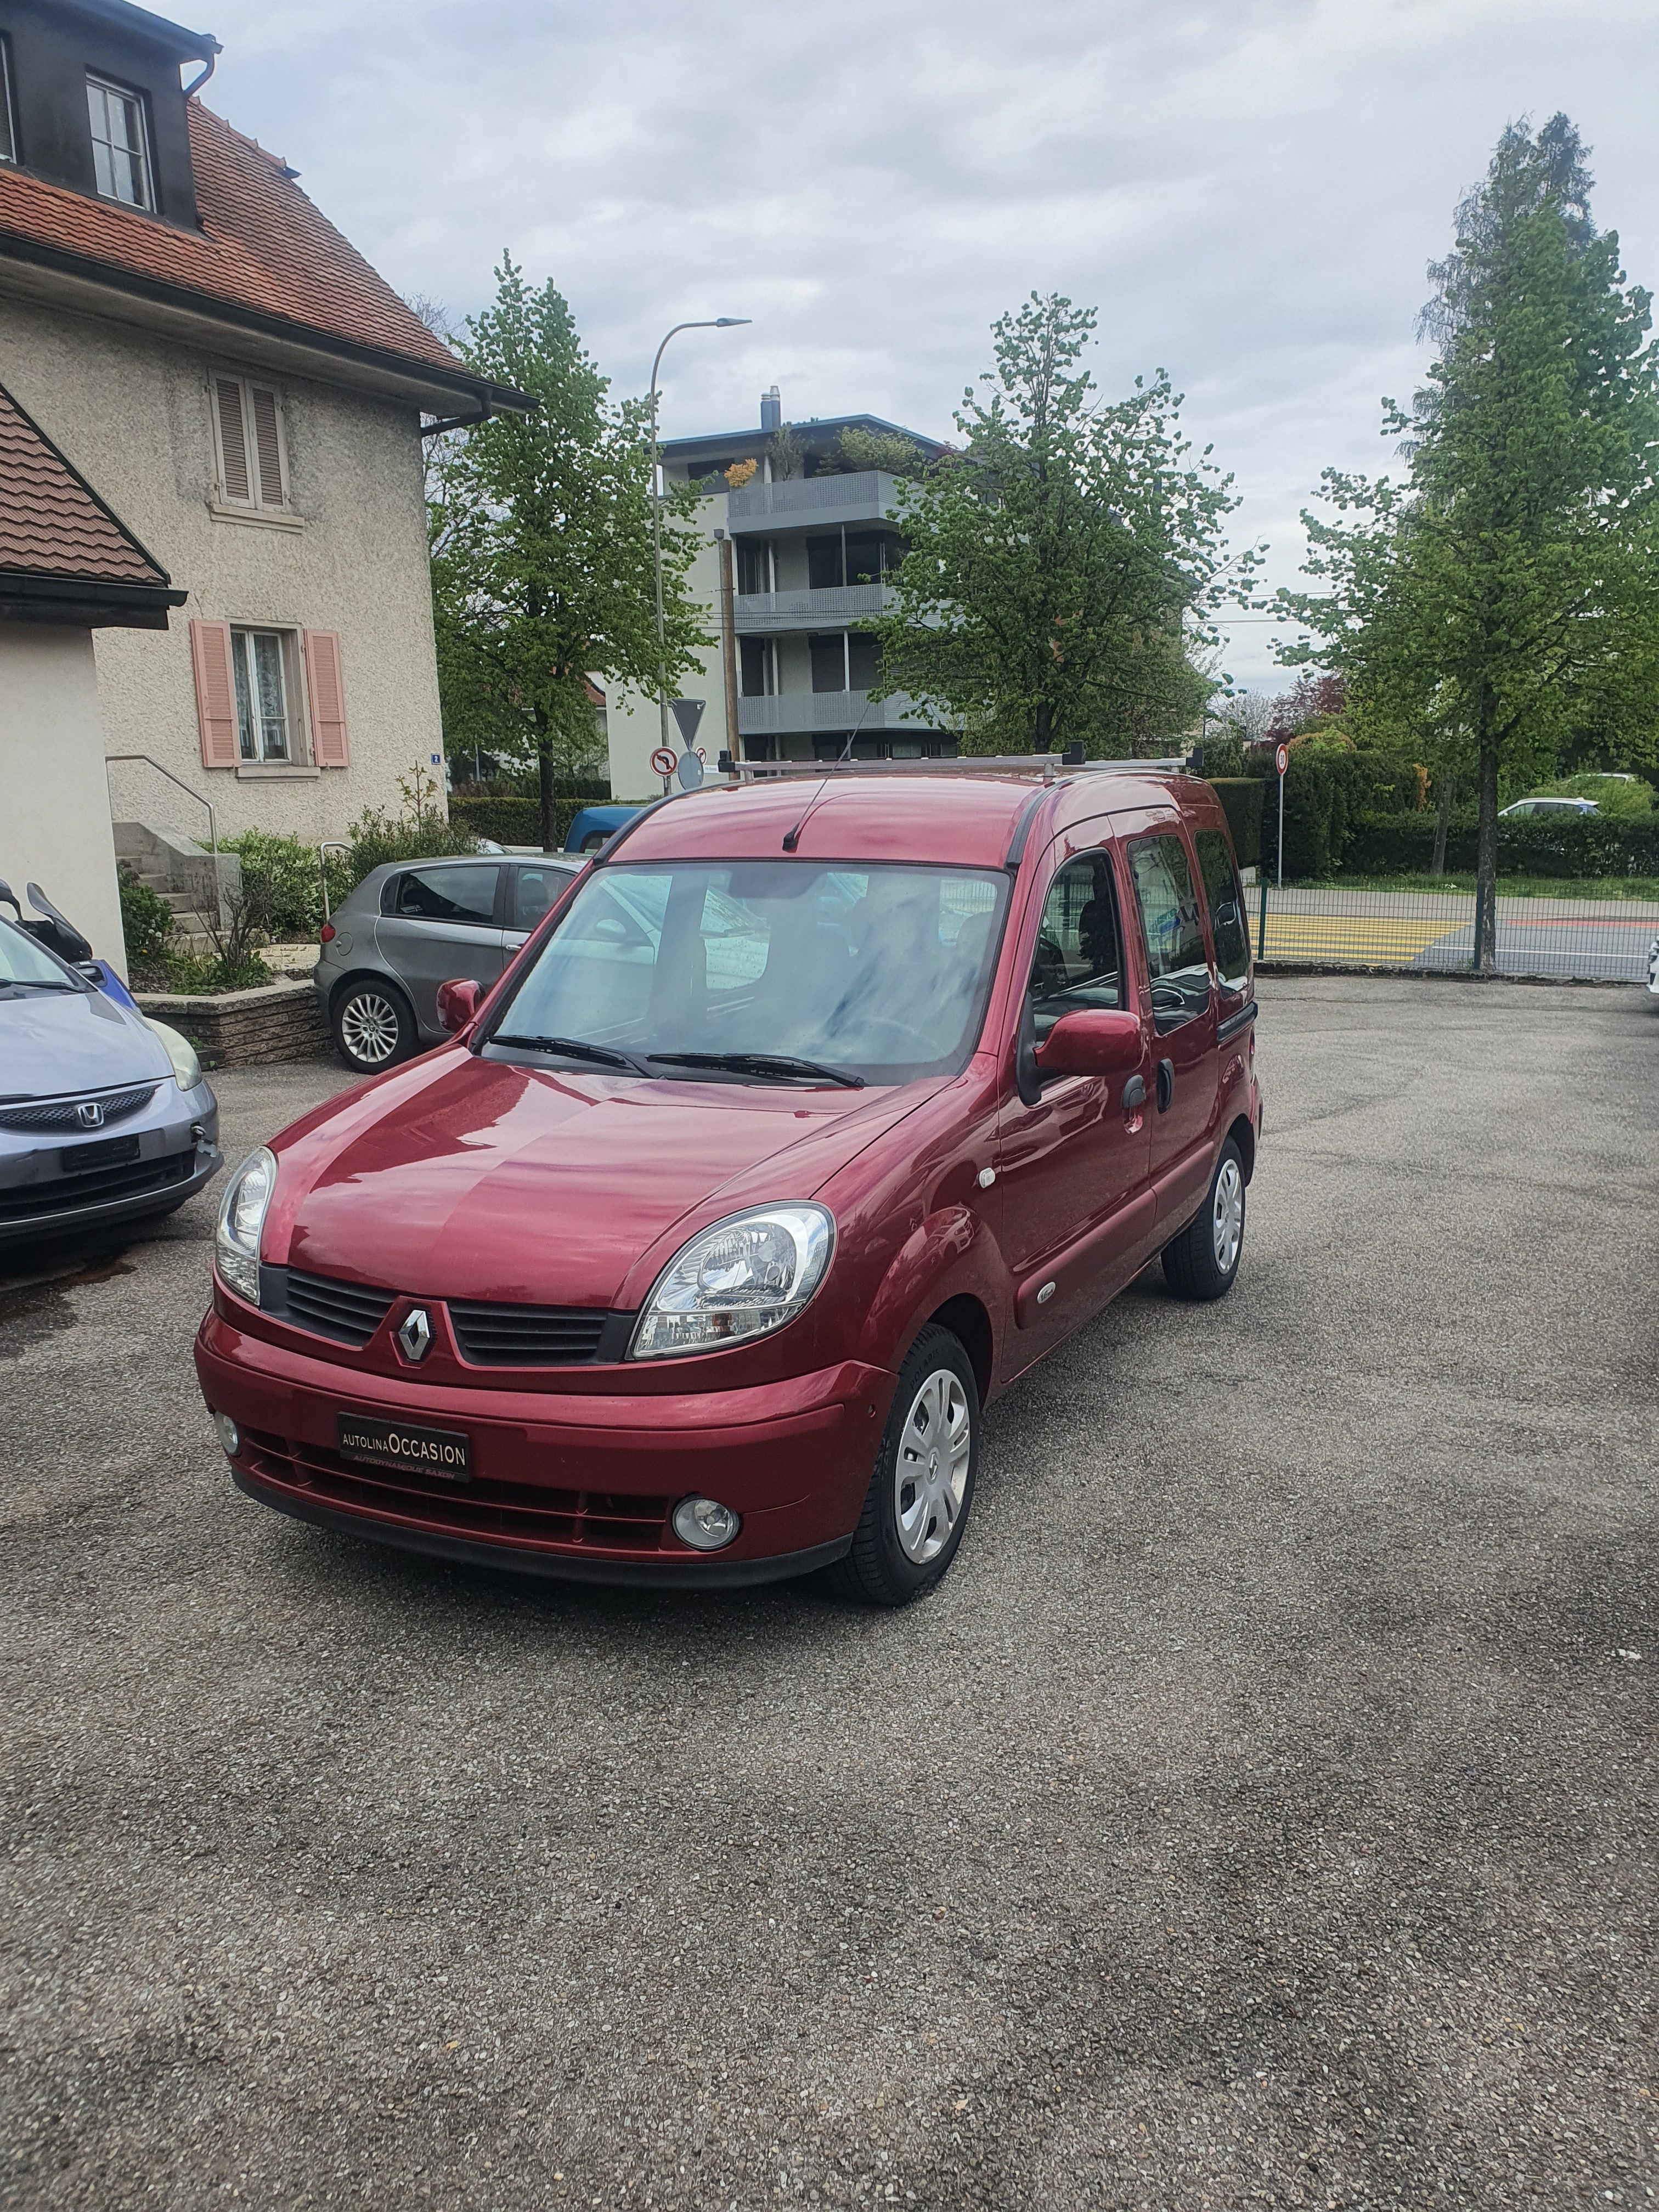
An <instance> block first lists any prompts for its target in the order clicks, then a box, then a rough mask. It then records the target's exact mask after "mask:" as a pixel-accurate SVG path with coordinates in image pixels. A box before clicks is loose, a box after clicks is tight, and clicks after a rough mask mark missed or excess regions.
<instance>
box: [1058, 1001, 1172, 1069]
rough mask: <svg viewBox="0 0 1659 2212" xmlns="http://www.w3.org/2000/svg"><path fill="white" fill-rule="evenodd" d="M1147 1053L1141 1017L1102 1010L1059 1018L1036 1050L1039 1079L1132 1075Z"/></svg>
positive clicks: (1113, 1010)
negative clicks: (1062, 1076) (1041, 1077)
mask: <svg viewBox="0 0 1659 2212" xmlns="http://www.w3.org/2000/svg"><path fill="white" fill-rule="evenodd" d="M1145 1052H1146V1043H1145V1041H1144V1040H1143V1038H1142V1036H1141V1034H1140V1017H1139V1015H1138V1014H1132V1013H1128V1012H1124V1011H1122V1010H1121V1009H1120V1008H1117V1007H1108V1006H1102V1007H1100V1008H1098V1009H1090V1010H1089V1011H1086V1012H1079V1013H1075V1014H1062V1015H1061V1016H1060V1019H1059V1020H1058V1021H1057V1022H1056V1023H1055V1024H1054V1027H1053V1029H1051V1030H1049V1032H1048V1036H1046V1037H1045V1038H1044V1039H1043V1041H1042V1043H1041V1044H1040V1045H1039V1046H1038V1047H1037V1048H1036V1069H1037V1073H1038V1074H1039V1075H1040V1076H1054V1075H1133V1073H1134V1071H1135V1070H1136V1069H1137V1068H1138V1067H1139V1065H1140V1062H1141V1059H1142V1056H1143V1055H1144V1054H1145Z"/></svg>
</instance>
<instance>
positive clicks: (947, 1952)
mask: <svg viewBox="0 0 1659 2212" xmlns="http://www.w3.org/2000/svg"><path fill="white" fill-rule="evenodd" d="M1262 996H1263V1000H1264V1007H1265V1012H1264V1018H1263V1020H1262V1024H1261V1058H1262V1062H1263V1066H1264V1070H1265V1075H1266V1080H1267V1144H1266V1148H1265V1152H1264V1154H1263V1158H1262V1163H1261V1171H1260V1173H1259V1174H1258V1176H1257V1178H1256V1181H1255V1185H1254V1187H1253V1189H1252V1191H1251V1194H1250V1212H1249V1225H1248V1229H1247V1235H1246V1247H1245V1256H1244V1261H1243V1268H1242V1272H1241V1274H1240V1277H1239V1280H1238V1284H1237V1288H1236V1291H1235V1292H1234V1294H1233V1296H1232V1297H1231V1299H1230V1300H1228V1301H1227V1302H1226V1303H1225V1304H1223V1305H1221V1306H1219V1307H1217V1308H1203V1309H1194V1308H1185V1307H1182V1306H1179V1305H1176V1304H1173V1303H1172V1302H1170V1300H1169V1299H1168V1298H1166V1297H1165V1296H1164V1293H1163V1291H1162V1290H1161V1288H1160V1287H1159V1285H1158V1281H1157V1280H1156V1279H1152V1280H1150V1281H1147V1282H1146V1283H1144V1284H1142V1285H1139V1286H1137V1287H1136V1288H1135V1289H1134V1290H1133V1291H1131V1292H1130V1293H1129V1294H1127V1296H1126V1297H1124V1298H1123V1299H1122V1300H1121V1301H1120V1303H1119V1304H1117V1305H1116V1306H1115V1308H1114V1309H1113V1310H1111V1311H1110V1312H1109V1313H1108V1314H1107V1315H1106V1316H1103V1318H1102V1319H1101V1320H1099V1321H1098V1322H1096V1323H1095V1324H1094V1325H1093V1326H1092V1327H1091V1328H1089V1329H1088V1330H1087V1331H1086V1332H1085V1334H1083V1335H1081V1336H1080V1337H1079V1338H1078V1339H1077V1340H1074V1341H1073V1343H1072V1344H1071V1345H1070V1346H1067V1347H1066V1348H1065V1349H1064V1350H1062V1351H1061V1352H1060V1353H1058V1354H1056V1355H1055V1356H1054V1358H1052V1359H1051V1360H1050V1361H1049V1362H1048V1364H1047V1366H1046V1367H1045V1368H1044V1369H1043V1370H1041V1371H1040V1372H1039V1374H1038V1375H1037V1376H1035V1377H1033V1378H1031V1379H1030V1380H1029V1381H1028V1382H1026V1383H1024V1384H1023V1385H1022V1386H1021V1387H1020V1388H1019V1389H1018V1390H1017V1391H1015V1392H1014V1393H1013V1394H1012V1395H1011V1396H1010V1397H1009V1398H1008V1399H1006V1401H1004V1402H1003V1403H1002V1405H1001V1406H1000V1407H999V1408H998V1409H997V1410H996V1411H995V1413H994V1415H993V1416H992V1418H991V1419H990V1421H989V1425H988V1437H987V1448H986V1451H985V1455H984V1462H983V1468H982V1473H981V1486H980V1492H979V1501H978V1506H977V1510H976V1516H975V1524H974V1525H973V1526H972V1527H971V1528H970V1529H969V1535H968V1538H967V1541H966V1543H965V1546H964V1548H963V1553H962V1554H961V1557H960V1559H959V1560H958V1562H957V1566H956V1568H955V1570H954V1571H953V1572H952V1574H951V1577H949V1579H948V1580H947V1582H946V1583H945V1585H944V1586H943V1588H942V1589H940V1590H939V1593H938V1594H937V1595H935V1596H934V1597H933V1598H932V1599H931V1600H929V1601H927V1602H925V1603H924V1604H922V1605H921V1606H920V1607H915V1608H913V1609H912V1610H910V1611H908V1612H906V1613H900V1614H897V1615H878V1614H870V1613H858V1612H853V1611H848V1610H846V1609H843V1608H842V1607H841V1606H839V1605H838V1604H836V1602H834V1601H831V1600H829V1598H827V1597H826V1596H824V1595H823V1594H821V1593H820V1592H819V1591H818V1590H817V1589H816V1588H813V1587H798V1588H785V1589H773V1590H769V1591H763V1592H760V1593H757V1594H754V1595H737V1596H732V1597H726V1598H719V1599H715V1598H710V1599H708V1600H702V1601H696V1600H687V1599H684V1598H678V1597H668V1596H661V1597H658V1596H653V1595H643V1596H639V1595H617V1594H601V1593H594V1592H592V1591H586V1590H580V1589H560V1588H558V1587H549V1588H546V1589H539V1588H536V1587H526V1585H525V1584H523V1583H520V1582H518V1581H511V1580H507V1579H505V1578H496V1577H493V1576H490V1575H489V1574H485V1573H483V1572H477V1573H472V1572H459V1571H449V1570H447V1569H443V1568H440V1567H437V1566H432V1565H422V1564H420V1563H416V1562H412V1561H410V1560H409V1559H403V1558H400V1557H398V1555H396V1554H392V1553H382V1552H378V1551H376V1550H374V1549H372V1548H370V1547H366V1546H359V1545H357V1544H356V1543H353V1542H350V1541H344V1540H340V1539H335V1538H331V1537H329V1536H325V1535H324V1534H321V1533H319V1532H315V1531H312V1530H308V1529H306V1528H301V1527H299V1526H297V1525H295V1523H292V1522H287V1521H285V1520H283V1519H282V1518H280V1517H279V1516H276V1515H274V1514H271V1513H269V1512H266V1511H264V1510H262V1509H261V1508H259V1507H258V1506H257V1505H254V1504H251V1503H250V1502H248V1501H247V1500H246V1499H244V1498H241V1497H240V1496H239V1495H238V1494H237V1493H235V1492H234V1491H233V1490H232V1488H231V1486H230V1484H229V1482H228V1480H227V1478H226V1475H225V1474H224V1471H223V1468H222V1462H220V1461H219V1458H218V1456H217V1453H216V1449H215V1447H214V1444H213V1443H212V1440H211V1437H210V1433H209V1430H208V1425H207V1422H206V1419H205V1418H204V1414H203V1412H202V1410H201V1407H200V1405H199V1403H198V1401H197V1396H196V1392H195V1388H194V1383H193V1380H192V1377H191V1369H190V1364H189V1343H190V1336H191V1328H192V1327H193V1324H194V1322H195V1321H196V1318H197V1314H198V1313H199V1310H200V1309H201V1306H202V1304H203V1301H204V1286H205V1281H206V1270H207V1239H208V1236H209V1231H210V1205H209V1204H208V1203H206V1202H197V1203H196V1204H194V1205H193V1206H191V1209H190V1210H189V1211H188V1212H185V1213H184V1214H181V1215H180V1216H179V1217H178V1218H176V1219H175V1220H174V1221H173V1223H172V1224H171V1225H169V1226H168V1228H167V1232H166V1233H165V1234H164V1235H163V1236H162V1237H160V1238H158V1239H157V1240H155V1241H154V1242H151V1243H147V1244H144V1245H142V1246H137V1247H134V1248H132V1249H129V1250H128V1251H127V1252H126V1253H125V1255H124V1256H121V1257H118V1258H112V1259H106V1260H105V1261H103V1263H102V1264H101V1265H92V1266H90V1267H82V1272H80V1273H78V1274H74V1273H70V1274H64V1275H61V1276H59V1277H58V1278H57V1279H52V1280H48V1281H37V1282H34V1283H33V1284H28V1283H27V1282H25V1281H24V1280H23V1278H24V1277H26V1276H27V1274H28V1273H30V1272H31V1270H30V1269H28V1268H27V1267H24V1268H21V1269H19V1268H17V1267H14V1268H13V1270H12V1273H11V1277H10V1281H11V1285H12V1287H11V1288H10V1289H9V1291H6V1292H4V1294H3V1295H0V1433H3V1437H4V1439H5V1443H4V1459H3V1464H4V1469H5V1476H4V1484H3V1492H0V1494H3V1498H4V1502H5V1511H6V1522H7V1528H6V1534H5V1541H4V1543H3V1547H0V1587H3V1591H4V1604H3V1614H0V1627H3V1636H4V1665H5V1673H4V1678H3V1685H0V1694H3V1703H0V1776H3V1790H4V1796H3V1866H4V1875H3V1891H0V1998H3V2005H4V2014H5V2020H6V2022H7V2026H6V2027H5V2030H4V2035H3V2069H4V2070H3V2074H0V2142H3V2166H0V2174H3V2181H0V2189H3V2199H0V2201H3V2203H5V2204H7V2205H8V2206H20V2207H27V2208H30V2212H34V2208H37V2207H58V2206H64V2207H70V2206H72V2207H76V2208H77V2212H90V2209H91V2208H102V2207H110V2206H123V2207H125V2206H135V2207H138V2206H145V2207H148V2206H166V2207H169V2208H173V2207H189V2208H193V2207H197V2206H204V2207H205V2206H214V2207H219V2206H226V2205H236V2204H240V2205H246V2206H250V2207H258V2208H261V2212H264V2208H276V2207H282V2208H289V2207H297V2206H301V2205H310V2206H329V2207H334V2206H341V2205H345V2204H348V2203H349V2204H354V2205H357V2204H361V2205H367V2206H375V2207H380V2206H386V2207H392V2206H395V2207H398V2208H403V2207H406V2206H417V2207H425V2206H428V2205H431V2206H443V2207H466V2208H468V2212H472V2208H480V2212H485V2209H486V2208H494V2207H502V2208H507V2207H513V2208H517V2207H535V2208H541V2207H554V2208H562V2207H565V2206H573V2207H574V2206H581V2207H603V2208H606V2212H610V2208H628V2212H634V2208H644V2207H647V2206H650V2207H653V2208H654V2207H669V2206H684V2207H696V2208H699V2212H702V2208H709V2212H713V2209H714V2208H721V2209H722V2212H726V2208H737V2212H753V2208H757V2207H762V2206H768V2207H769V2206H773V2205H777V2204H784V2205H793V2204H801V2205H811V2204H818V2203H823V2204H829V2205H837V2206H842V2205H845V2206H871V2205H875V2206H881V2205H885V2204H915V2205H919V2206H923V2207H927V2208H932V2212H964V2209H965V2208H970V2207H995V2208H1016V2207H1018V2208H1024V2207H1026V2206H1043V2207H1056V2208H1070V2207H1073V2206H1077V2207H1085V2206H1086V2207H1090V2208H1097V2207H1098V2208H1106V2207H1129V2206H1134V2207H1147V2208H1157V2209H1158V2212H1164V2209H1165V2208H1180V2212H1186V2208H1188V2207H1193V2208H1197V2207H1204V2206H1214V2207H1218V2208H1234V2207H1237V2208H1244V2207H1257V2206H1262V2205H1267V2206H1288V2205H1310V2206H1323V2207H1330V2206H1334V2205H1341V2206H1344V2207H1358V2206H1365V2207H1376V2208H1382V2207H1385V2206H1410V2207H1419V2206H1434V2207H1437V2208H1439V2207H1445V2206H1452V2205H1482V2206H1489V2205H1490V2206H1512V2205H1525V2206H1529V2207H1530V2206H1537V2207H1548V2208H1552V2212H1559V2208H1562V2207H1565V2206H1580V2205H1582V2206H1586V2207H1588V2206H1589V2205H1592V2204H1594V2205H1596V2206H1601V2205H1605V2204H1608V2203H1612V2204H1623V2205H1646V2204H1649V2203H1652V2202H1654V2200H1655V2198H1656V2195H1659V2148H1656V2127H1659V2069H1656V2018H1659V1926H1656V1919H1659V1879H1656V1863H1655V1846H1656V1832H1655V1830H1656V1817H1655V1787H1654V1785H1655V1780H1656V1776H1655V1758H1656V1753H1655V1743H1656V1737H1655V1729H1654V1722H1655V1714H1656V1705H1659V1699H1656V1685H1659V1619H1656V1610H1659V1601H1656V1587H1659V1544H1656V1534H1659V1516H1656V1503H1655V1482H1654V1470H1655V1467H1656V1463H1659V1449H1656V1446H1659V1434H1656V1426H1659V1425H1656V1414H1655V1407H1656V1383H1659V1372H1656V1354H1655V1322H1656V1314H1659V1299H1656V1288H1659V1283H1656V1279H1659V1249H1656V1236H1655V1219H1656V1211H1655V1200H1656V1196H1659V1188H1656V1184H1659V1177H1656V1146H1655V1122H1656V1118H1659V1116H1656V1097H1659V1086H1656V1080H1655V1077H1656V1071H1659V1009H1656V1008H1655V1007H1654V1006H1652V1005H1651V1004H1650V1002H1649V1001H1647V1000H1644V999H1643V998H1642V997H1641V996H1640V995H1639V994H1637V993H1635V992H1632V991H1599V992H1598V991H1589V990H1570V989H1528V988H1525V987H1516V986H1504V985H1499V986H1496V987H1485V988H1482V987H1474V986H1469V985H1461V984H1455V983H1441V982H1434V981H1364V982H1360V981H1326V980H1314V979H1297V980H1294V981H1273V982H1269V983H1267V984H1266V985H1265V986H1264V988H1263V993H1262ZM340 1080H341V1079H340V1078H338V1077H337V1076H336V1075H334V1074H332V1073H331V1072H330V1071H328V1070H326V1069H322V1068H314V1067H313V1068H301V1069H288V1070H276V1071H264V1072H259V1073H242V1074H237V1075H230V1076H227V1077H225V1078H224V1079H222V1084H221V1092H222V1099H223V1103H224V1107H225V1117H226V1121H227V1125H228V1150H229V1152H230V1154H231V1156H232V1157H233V1158H234V1157H236V1156H237V1155H238V1153H239V1152H240V1148H241V1147H242V1146H245V1145H248V1144H252V1142H253V1141H255V1140H256V1139H258V1138H259V1137H262V1136H264V1135H265V1134H266V1133H269V1132H270V1130H272V1129H273V1128H275V1127H277V1126H278V1125H279V1124H280V1123H281V1122H283V1121H284V1120H285V1119H287V1118H288V1117H289V1115H292V1114H294V1113H295V1112H296V1111H298V1110H299V1109H300V1108H301V1106H302V1105H304V1104H306V1103H308V1102H309V1101H310V1100H311V1099H313V1097H317V1096H318V1095H319V1093H321V1092H322V1091H325V1089H327V1088H328V1087H329V1086H330V1085H331V1084H336V1083H338V1082H339V1081H340Z"/></svg>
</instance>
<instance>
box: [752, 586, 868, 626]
mask: <svg viewBox="0 0 1659 2212" xmlns="http://www.w3.org/2000/svg"><path fill="white" fill-rule="evenodd" d="M889 602H890V593H889V592H888V591H887V588H886V586H884V585H882V584H836V585H831V586H829V587H828V588H827V589H825V590H823V591H819V592H738V596H737V599H736V601H735V606H736V611H737V622H738V635H739V636H740V637H770V636H773V635H776V634H778V633H779V632H781V631H783V630H795V629H841V628H842V626H843V625H844V624H845V623H849V622H862V621H863V620H864V619H865V618H866V616H869V615H878V614H879V613H880V612H881V611H882V609H883V607H884V605H888V604H889Z"/></svg>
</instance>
